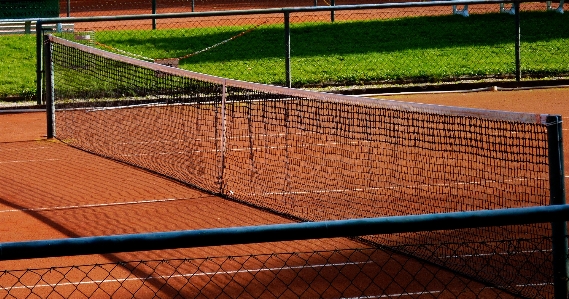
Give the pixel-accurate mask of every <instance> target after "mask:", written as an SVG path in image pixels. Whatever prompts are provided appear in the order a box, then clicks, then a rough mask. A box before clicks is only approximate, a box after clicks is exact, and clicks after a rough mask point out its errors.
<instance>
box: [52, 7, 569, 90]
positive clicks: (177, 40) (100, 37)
mask: <svg viewBox="0 0 569 299" xmlns="http://www.w3.org/2000/svg"><path fill="white" fill-rule="evenodd" d="M453 4H454V5H455V6H456V5H458V7H463V5H468V6H469V8H468V10H469V17H468V18H465V17H463V16H461V15H453V14H452V11H453ZM518 4H519V5H520V9H518V10H515V9H514V10H513V11H514V12H515V15H510V14H504V13H500V2H498V1H478V2H476V1H474V2H473V1H455V2H447V1H444V2H420V3H386V4H369V5H349V6H335V7H333V8H332V7H330V6H318V7H314V6H310V7H309V6H306V7H296V8H281V9H261V10H241V11H234V10H232V11H217V12H196V13H180V14H156V15H153V14H147V15H131V16H117V17H93V18H62V19H44V20H43V23H44V24H46V25H47V24H54V23H72V24H73V25H74V26H73V29H72V30H63V31H62V32H61V35H62V36H64V37H67V38H69V39H71V40H75V41H78V42H89V43H92V44H93V45H94V46H97V47H101V48H104V49H107V50H109V51H114V52H118V53H121V54H126V55H129V56H133V57H135V58H139V59H143V60H150V61H156V62H159V63H160V62H164V61H166V63H168V64H170V65H174V66H177V67H181V68H184V69H189V70H192V71H196V72H200V73H207V74H211V75H216V76H220V77H226V78H232V79H238V80H244V81H253V82H260V83H266V84H274V85H283V86H292V87H300V88H306V87H326V86H343V87H346V86H347V87H348V88H350V87H354V86H356V87H358V86H360V87H361V86H370V85H371V86H382V85H385V84H427V83H433V84H441V83H443V82H457V81H460V82H464V81H489V82H492V83H494V84H495V83H496V82H505V81H514V82H515V81H521V80H532V79H560V78H565V77H566V76H567V74H569V64H568V63H567V61H568V60H569V57H568V54H567V51H565V45H566V44H567V42H568V41H569V27H568V26H569V15H567V14H559V13H555V12H552V11H547V10H546V4H545V3H535V2H522V3H517V4H515V5H518ZM509 5H514V4H506V6H509ZM552 7H555V5H553V6H552Z"/></svg>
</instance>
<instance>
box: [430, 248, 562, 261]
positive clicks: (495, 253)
mask: <svg viewBox="0 0 569 299" xmlns="http://www.w3.org/2000/svg"><path fill="white" fill-rule="evenodd" d="M551 251H552V250H551V249H541V250H522V251H514V252H492V253H475V254H460V255H446V256H439V257H438V258H440V259H450V258H463V257H483V256H493V255H515V254H520V253H531V254H533V253H536V252H551Z"/></svg>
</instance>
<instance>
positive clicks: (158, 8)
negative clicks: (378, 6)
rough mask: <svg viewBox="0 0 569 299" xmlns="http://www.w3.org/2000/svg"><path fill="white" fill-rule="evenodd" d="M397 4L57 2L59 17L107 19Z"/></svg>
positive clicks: (344, 0) (318, 0)
mask: <svg viewBox="0 0 569 299" xmlns="http://www.w3.org/2000/svg"><path fill="white" fill-rule="evenodd" d="M385 2H396V1H389V0H388V1H385V0H383V1H378V0H349V1H348V0H283V1H281V0H260V1H245V0H243V1H233V0H136V1H126V0H105V1H96V0H60V1H59V3H60V11H61V16H67V17H79V16H81V17H85V16H108V15H121V14H125V13H129V12H130V13H180V12H198V11H213V10H244V9H265V8H280V7H306V6H336V5H348V4H373V3H385Z"/></svg>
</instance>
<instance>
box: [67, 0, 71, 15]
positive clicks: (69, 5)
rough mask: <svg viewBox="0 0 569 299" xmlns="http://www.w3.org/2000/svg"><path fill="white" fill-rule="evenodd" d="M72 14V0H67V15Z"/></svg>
mask: <svg viewBox="0 0 569 299" xmlns="http://www.w3.org/2000/svg"><path fill="white" fill-rule="evenodd" d="M70 16H71V0H67V17H68V18H69V17H70Z"/></svg>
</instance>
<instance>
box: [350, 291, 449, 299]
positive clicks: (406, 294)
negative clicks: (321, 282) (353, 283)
mask: <svg viewBox="0 0 569 299" xmlns="http://www.w3.org/2000/svg"><path fill="white" fill-rule="evenodd" d="M442 292H443V291H422V292H412V293H398V294H387V295H375V296H373V295H372V296H360V297H341V298H342V299H373V298H391V297H407V296H417V295H423V294H439V293H442Z"/></svg>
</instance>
